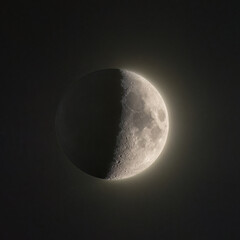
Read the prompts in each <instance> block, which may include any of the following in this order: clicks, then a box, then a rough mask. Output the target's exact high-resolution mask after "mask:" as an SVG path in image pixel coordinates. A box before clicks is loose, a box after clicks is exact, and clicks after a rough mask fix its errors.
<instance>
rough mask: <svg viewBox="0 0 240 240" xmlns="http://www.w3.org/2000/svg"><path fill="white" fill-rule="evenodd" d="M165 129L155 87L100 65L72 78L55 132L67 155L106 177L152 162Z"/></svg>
mask: <svg viewBox="0 0 240 240" xmlns="http://www.w3.org/2000/svg"><path fill="white" fill-rule="evenodd" d="M168 131H169V118H168V112H167V108H166V105H165V103H164V100H163V98H162V97H161V95H160V93H159V92H158V90H157V89H156V88H155V87H154V86H153V85H152V84H151V83H150V82H149V81H148V80H146V79H145V78H143V77H142V76H140V75H138V74H136V73H134V72H131V71H128V70H122V69H105V70H100V71H97V72H93V73H90V74H88V75H86V76H84V77H83V78H81V79H80V80H79V81H77V82H75V83H74V84H73V85H72V86H71V87H70V89H69V90H68V91H67V92H66V94H65V96H64V97H63V99H62V101H61V102H60V104H59V107H58V110H57V114H56V133H57V138H58V142H59V145H60V147H61V148H62V150H63V152H64V153H65V154H66V156H67V157H68V158H69V159H70V160H71V161H72V162H73V163H74V164H75V165H76V166H77V167H79V168H80V169H81V170H82V171H83V172H85V173H88V174H89V175H92V176H95V177H98V178H102V179H107V180H121V179H126V178H130V177H133V176H135V175H137V174H139V173H141V172H143V171H144V170H145V169H147V168H148V167H149V166H151V165H152V164H153V163H154V162H155V161H156V159H158V157H159V155H160V154H161V152H162V150H163V148H164V146H165V143H166V140H167V136H168Z"/></svg>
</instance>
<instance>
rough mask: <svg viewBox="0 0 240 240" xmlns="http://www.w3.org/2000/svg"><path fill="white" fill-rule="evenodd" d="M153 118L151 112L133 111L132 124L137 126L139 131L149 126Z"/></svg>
mask: <svg viewBox="0 0 240 240" xmlns="http://www.w3.org/2000/svg"><path fill="white" fill-rule="evenodd" d="M152 121H153V118H152V116H151V114H150V113H149V114H148V113H146V112H142V113H135V114H134V115H133V125H134V126H135V127H137V128H138V129H139V130H140V131H141V130H143V129H144V128H145V127H148V128H150V127H151V125H152Z"/></svg>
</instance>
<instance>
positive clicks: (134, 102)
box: [126, 92, 144, 111]
mask: <svg viewBox="0 0 240 240" xmlns="http://www.w3.org/2000/svg"><path fill="white" fill-rule="evenodd" d="M126 104H127V106H128V107H129V108H131V109H132V110H134V111H141V110H143V108H144V101H143V99H142V98H141V97H140V96H139V95H137V94H136V93H134V92H130V93H128V95H127V96H126Z"/></svg>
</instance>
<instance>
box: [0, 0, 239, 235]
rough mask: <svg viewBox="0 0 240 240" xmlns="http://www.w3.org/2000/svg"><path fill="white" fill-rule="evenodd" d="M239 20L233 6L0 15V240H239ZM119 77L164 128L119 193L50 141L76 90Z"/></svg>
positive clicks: (72, 7) (61, 8) (61, 6)
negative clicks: (153, 153) (161, 111)
mask: <svg viewBox="0 0 240 240" xmlns="http://www.w3.org/2000/svg"><path fill="white" fill-rule="evenodd" d="M238 15H239V8H238V7H237V5H234V4H233V1H232V2H231V1H225V2H223V1H213V2H211V1H183V2H182V1H162V2H161V1H159V3H158V5H156V4H155V5H154V4H153V3H151V2H150V1H146V4H141V3H140V2H139V1H131V4H129V3H125V2H123V1H121V2H118V1H114V3H112V4H106V3H103V2H102V1H98V2H97V3H94V2H92V3H90V2H89V3H88V4H83V2H82V1H76V3H69V2H67V1H65V3H60V2H57V4H51V3H48V4H47V5H44V4H42V2H41V1H39V3H38V4H37V3H36V4H34V5H33V4H30V3H27V2H26V3H22V2H21V3H19V4H18V5H14V4H11V3H8V4H5V5H4V4H2V6H1V16H2V19H1V22H2V33H3V34H2V37H1V54H0V55H1V58H2V59H1V60H2V64H1V66H2V67H1V80H0V106H1V113H0V123H1V124H0V164H1V165H0V166H1V167H0V171H1V192H2V195H1V196H2V197H1V199H2V203H1V207H2V210H1V217H3V225H2V226H1V231H2V230H3V231H2V233H3V237H0V238H1V239H4V240H5V239H6V240H9V239H25V240H28V239H31V240H35V239H36V240H37V239H41V240H42V239H44V240H46V239H131V240H132V239H161V240H175V239H184V240H186V239H193V240H208V239H211V240H212V239H231V240H233V239H240V234H239V231H240V230H239V222H240V219H239V214H240V211H239V210H240V207H239V206H240V205H239V200H240V199H239V196H240V188H239V180H240V177H239V167H240V163H239V147H238V146H239V143H240V142H239V136H238V133H239V131H238V129H239V127H238V125H239V116H240V112H239V103H240V101H239V88H238V83H239V70H238V71H237V67H238V66H239V56H240V47H239V42H240V37H239V36H240V31H239V19H238ZM103 68H126V69H129V70H132V71H136V72H137V73H139V74H142V75H143V76H144V77H146V78H147V79H149V80H150V81H152V82H153V83H154V84H155V85H156V86H157V87H158V88H159V89H160V92H161V94H162V95H163V97H164V99H165V101H166V104H167V107H168V111H169V116H170V133H169V139H168V142H167V145H166V147H165V149H164V151H163V153H162V155H161V161H157V162H156V163H155V164H154V165H153V166H152V167H150V168H149V169H148V170H146V171H145V172H144V173H143V174H140V175H139V176H137V177H134V178H131V179H129V180H125V181H122V182H114V183H113V182H106V181H104V180H100V179H97V178H93V177H90V176H88V175H86V174H84V173H82V172H81V171H80V170H78V169H77V168H76V167H75V166H74V165H73V164H72V163H71V162H70V161H68V160H67V159H66V158H65V157H64V155H63V153H62V151H61V150H60V149H59V147H58V145H57V142H56V137H55V130H54V119H55V113H56V109H57V106H58V103H59V101H60V99H61V96H62V94H63V93H64V92H65V91H66V88H67V87H68V86H69V85H70V84H71V83H72V81H74V80H76V79H78V78H79V77H80V76H83V75H84V74H86V73H89V72H91V71H95V70H98V69H103Z"/></svg>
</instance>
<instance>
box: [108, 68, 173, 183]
mask: <svg viewBox="0 0 240 240" xmlns="http://www.w3.org/2000/svg"><path fill="white" fill-rule="evenodd" d="M121 73H122V87H123V89H124V94H123V96H122V100H121V104H122V116H121V122H120V132H119V135H118V136H117V144H116V148H115V152H114V159H113V162H112V165H111V169H110V171H109V174H108V175H107V179H125V178H129V177H132V176H134V175H136V174H138V173H140V172H142V171H144V170H145V169H146V168H148V167H149V166H150V165H151V164H152V163H153V162H154V161H155V160H156V159H157V158H158V156H159V155H160V153H161V152H162V150H163V147H164V145H165V143H166V139H167V135H168V129H169V119H168V112H167V108H166V105H165V103H164V101H163V99H162V97H161V95H160V94H159V92H158V91H157V89H156V88H155V87H154V86H153V85H152V84H151V83H150V82H149V81H147V80H146V79H145V78H143V77H141V76H140V75H137V74H136V73H133V72H130V71H127V70H121Z"/></svg>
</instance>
